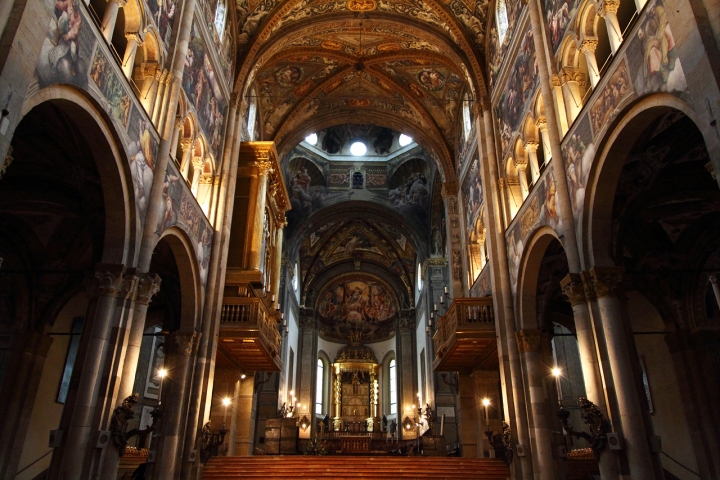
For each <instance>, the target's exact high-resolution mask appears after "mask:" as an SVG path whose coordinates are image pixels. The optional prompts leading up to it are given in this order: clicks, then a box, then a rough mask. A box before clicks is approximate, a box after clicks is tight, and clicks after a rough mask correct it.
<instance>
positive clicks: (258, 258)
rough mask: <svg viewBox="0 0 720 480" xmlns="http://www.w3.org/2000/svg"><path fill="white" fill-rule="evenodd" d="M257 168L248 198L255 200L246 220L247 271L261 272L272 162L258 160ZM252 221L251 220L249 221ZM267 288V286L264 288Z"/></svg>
mask: <svg viewBox="0 0 720 480" xmlns="http://www.w3.org/2000/svg"><path fill="white" fill-rule="evenodd" d="M254 166H255V168H257V171H258V174H257V177H255V178H253V180H252V181H251V185H250V195H251V196H250V198H256V199H257V201H256V203H255V211H254V212H253V214H252V216H251V218H248V224H249V225H248V226H249V227H250V228H249V229H248V230H250V232H251V237H250V238H251V239H252V244H251V245H250V249H249V250H250V255H249V258H248V269H250V270H258V271H259V270H261V268H262V262H263V261H264V259H263V258H262V242H263V232H264V231H265V203H266V201H267V186H268V174H269V173H270V170H271V169H272V168H273V167H272V162H270V161H268V160H263V159H260V160H258V161H256V162H255V164H254ZM251 219H252V220H251ZM266 287H267V286H266Z"/></svg>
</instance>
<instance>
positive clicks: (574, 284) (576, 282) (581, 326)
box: [560, 273, 619, 479]
mask: <svg viewBox="0 0 720 480" xmlns="http://www.w3.org/2000/svg"><path fill="white" fill-rule="evenodd" d="M560 286H561V287H562V291H563V294H564V295H565V296H566V297H567V298H568V301H569V302H570V305H572V309H573V317H574V320H575V334H576V335H577V342H578V350H579V352H580V365H581V367H582V373H583V381H584V384H585V394H586V395H587V398H588V399H589V400H590V401H591V402H593V403H594V404H595V405H597V407H598V408H599V409H600V411H601V412H602V414H603V415H605V418H609V415H608V408H607V403H606V402H605V394H604V390H603V382H602V377H601V375H600V364H599V362H598V357H597V345H596V342H595V334H594V328H593V324H592V319H591V318H590V310H589V308H588V303H587V298H586V296H585V288H584V285H583V281H582V278H581V276H580V274H577V273H569V274H568V275H567V276H566V277H565V278H564V279H563V280H562V281H561V282H560ZM598 463H599V464H600V476H601V477H602V478H603V479H617V478H618V476H619V471H618V460H617V453H616V452H615V451H614V450H610V449H605V450H604V451H603V452H602V454H601V455H600V461H599V462H598Z"/></svg>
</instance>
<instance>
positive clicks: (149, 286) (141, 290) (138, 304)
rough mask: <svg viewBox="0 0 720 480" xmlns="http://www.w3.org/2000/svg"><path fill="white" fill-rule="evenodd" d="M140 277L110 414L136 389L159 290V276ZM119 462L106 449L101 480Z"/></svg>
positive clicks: (111, 449) (114, 471) (114, 472)
mask: <svg viewBox="0 0 720 480" xmlns="http://www.w3.org/2000/svg"><path fill="white" fill-rule="evenodd" d="M133 273H134V275H136V278H137V285H136V288H135V289H134V291H133V298H134V302H133V303H132V308H133V312H132V316H131V321H130V325H129V327H128V328H129V333H128V336H127V340H126V345H125V352H124V356H123V363H122V370H121V371H120V372H121V377H120V382H119V387H118V391H117V395H115V396H114V398H113V399H112V404H111V406H110V408H109V413H110V414H112V411H113V410H114V408H115V407H117V406H119V405H120V402H121V401H122V400H123V399H125V398H127V397H129V396H130V395H132V394H133V393H134V392H133V388H134V386H135V374H136V373H137V366H138V359H139V357H140V345H141V344H142V339H143V333H144V332H145V317H146V315H147V309H148V305H149V304H150V300H151V299H152V297H153V296H155V294H156V293H157V292H158V291H159V290H160V277H159V276H158V275H149V274H147V273H144V274H141V273H137V272H133ZM119 462H120V456H119V451H118V450H117V448H115V447H114V446H111V447H109V448H107V450H106V452H105V458H104V459H103V463H102V466H101V474H100V476H101V478H114V477H115V476H117V469H118V464H119Z"/></svg>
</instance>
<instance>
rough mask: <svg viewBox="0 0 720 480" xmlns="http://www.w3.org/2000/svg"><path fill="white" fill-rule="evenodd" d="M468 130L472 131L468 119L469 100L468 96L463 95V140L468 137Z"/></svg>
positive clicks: (469, 119) (470, 121) (470, 122)
mask: <svg viewBox="0 0 720 480" xmlns="http://www.w3.org/2000/svg"><path fill="white" fill-rule="evenodd" d="M470 130H472V120H471V118H470V100H469V99H468V94H467V93H466V94H465V95H463V132H464V133H465V140H467V139H468V137H469V136H470Z"/></svg>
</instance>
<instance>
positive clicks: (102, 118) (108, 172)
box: [18, 85, 141, 265]
mask: <svg viewBox="0 0 720 480" xmlns="http://www.w3.org/2000/svg"><path fill="white" fill-rule="evenodd" d="M46 103H49V104H52V105H53V106H55V107H57V108H59V109H61V110H63V111H65V112H67V113H68V117H69V118H72V119H73V121H74V122H76V123H78V122H84V123H83V125H82V129H81V130H82V131H83V132H84V140H85V141H86V143H87V146H88V148H89V149H90V152H91V153H92V156H93V158H94V159H95V163H96V165H97V170H98V174H99V175H100V180H101V182H102V191H103V200H104V202H105V244H104V246H103V255H102V262H103V263H111V264H126V265H129V264H132V263H133V262H134V260H135V257H136V255H137V250H138V247H139V246H138V245H137V243H136V242H137V241H138V240H137V239H138V234H137V231H138V229H139V228H141V225H140V223H139V222H138V215H137V206H136V204H135V197H134V195H133V194H132V192H133V185H132V180H131V179H132V175H131V173H130V167H129V162H128V161H127V158H128V155H127V152H126V151H125V148H124V146H122V142H121V141H120V137H119V135H118V133H117V131H116V130H115V128H114V127H113V125H112V122H111V120H110V118H108V116H107V114H106V113H105V112H104V111H103V110H102V109H101V108H100V107H99V105H97V103H96V102H95V101H94V100H93V99H92V98H90V97H88V96H87V95H86V94H85V93H84V92H81V91H79V90H77V89H76V88H74V87H70V86H65V85H52V86H49V87H46V88H44V89H42V90H40V91H38V92H36V93H35V94H34V95H32V96H31V97H29V98H28V99H26V100H25V103H24V104H23V107H22V110H21V113H20V119H19V121H18V125H19V124H20V122H22V120H23V118H25V116H26V115H27V114H28V113H30V112H31V111H32V110H33V109H34V108H36V107H39V106H40V105H42V104H46ZM108 152H109V153H110V155H108Z"/></svg>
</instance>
